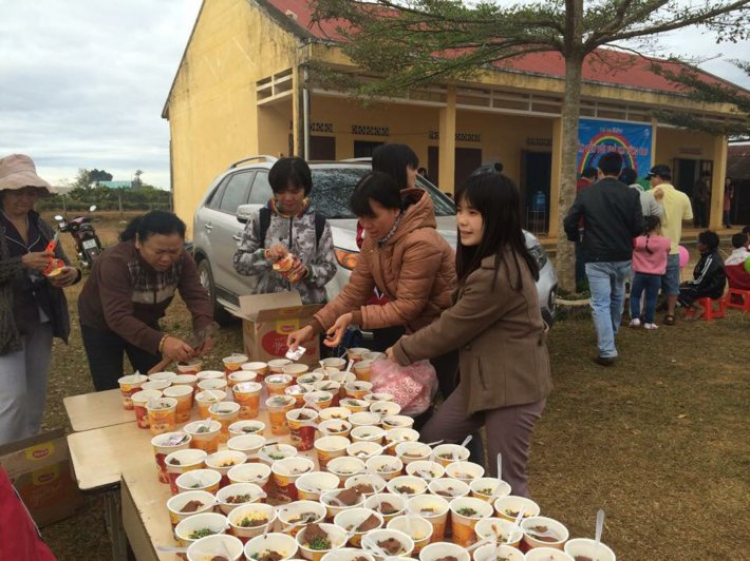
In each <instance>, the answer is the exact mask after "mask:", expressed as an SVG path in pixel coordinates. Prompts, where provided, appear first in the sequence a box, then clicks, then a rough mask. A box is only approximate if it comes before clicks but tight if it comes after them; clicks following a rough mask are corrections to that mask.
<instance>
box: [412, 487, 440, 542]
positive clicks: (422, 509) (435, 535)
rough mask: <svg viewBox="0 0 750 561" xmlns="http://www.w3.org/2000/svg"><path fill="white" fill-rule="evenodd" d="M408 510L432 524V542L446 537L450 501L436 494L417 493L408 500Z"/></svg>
mask: <svg viewBox="0 0 750 561" xmlns="http://www.w3.org/2000/svg"><path fill="white" fill-rule="evenodd" d="M406 511H407V512H408V513H409V514H411V515H412V516H419V517H421V518H424V519H425V520H427V521H428V522H429V523H430V524H432V537H431V538H430V541H431V542H433V543H435V542H440V541H443V540H444V539H445V527H446V525H447V523H448V512H450V503H448V501H446V500H445V499H443V498H442V497H436V496H434V495H417V496H415V497H411V498H410V499H409V500H408V501H407V504H406Z"/></svg>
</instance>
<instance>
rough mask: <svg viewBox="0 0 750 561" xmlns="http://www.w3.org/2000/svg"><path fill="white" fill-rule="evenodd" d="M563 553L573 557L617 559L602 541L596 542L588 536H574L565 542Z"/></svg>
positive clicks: (603, 559) (602, 559) (597, 559)
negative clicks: (574, 537)
mask: <svg viewBox="0 0 750 561" xmlns="http://www.w3.org/2000/svg"><path fill="white" fill-rule="evenodd" d="M564 551H565V553H567V554H568V555H570V556H571V557H572V558H573V559H578V558H579V557H581V558H584V557H588V558H589V559H591V560H592V561H593V560H596V561H617V558H616V556H615V552H614V551H612V550H611V549H610V548H609V547H607V546H606V545H604V544H603V543H601V542H599V544H598V545H597V543H596V542H595V541H594V540H590V539H588V538H576V539H573V540H568V541H567V542H565V548H564Z"/></svg>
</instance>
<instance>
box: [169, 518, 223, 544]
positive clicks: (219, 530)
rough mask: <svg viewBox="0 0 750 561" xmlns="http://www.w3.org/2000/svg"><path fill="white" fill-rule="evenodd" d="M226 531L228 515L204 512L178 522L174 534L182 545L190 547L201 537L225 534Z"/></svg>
mask: <svg viewBox="0 0 750 561" xmlns="http://www.w3.org/2000/svg"><path fill="white" fill-rule="evenodd" d="M226 531H227V517H226V516H224V515H223V514H219V513H216V512H203V513H201V514H196V515H195V516H191V517H189V518H186V519H185V520H183V521H182V522H180V523H179V524H177V527H176V528H175V529H174V535H175V537H176V538H177V542H178V543H179V544H180V545H181V546H182V547H189V546H190V545H191V544H193V543H195V542H196V541H198V540H199V539H201V538H205V537H207V536H212V535H217V534H224V533H225V532H226Z"/></svg>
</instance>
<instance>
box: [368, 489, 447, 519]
mask: <svg viewBox="0 0 750 561" xmlns="http://www.w3.org/2000/svg"><path fill="white" fill-rule="evenodd" d="M365 507H366V508H369V509H371V510H374V511H375V512H377V513H379V514H380V515H382V517H383V520H384V521H385V523H386V524H388V522H390V521H391V520H393V519H394V518H396V517H397V516H401V515H402V514H403V513H404V512H405V511H406V498H404V497H402V496H400V495H391V494H389V493H383V494H378V495H372V496H371V497H368V498H367V499H365ZM446 508H447V507H446Z"/></svg>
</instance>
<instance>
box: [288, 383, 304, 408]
mask: <svg viewBox="0 0 750 561" xmlns="http://www.w3.org/2000/svg"><path fill="white" fill-rule="evenodd" d="M284 395H287V396H290V397H293V398H294V406H295V407H304V406H305V390H304V389H302V386H300V385H297V384H295V385H293V386H289V387H288V388H287V389H285V390H284Z"/></svg>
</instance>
